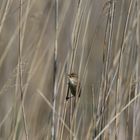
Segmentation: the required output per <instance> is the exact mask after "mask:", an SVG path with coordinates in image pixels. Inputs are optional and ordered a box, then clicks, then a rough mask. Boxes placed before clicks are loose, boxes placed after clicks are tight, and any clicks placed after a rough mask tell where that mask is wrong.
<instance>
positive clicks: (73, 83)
mask: <svg viewBox="0 0 140 140" xmlns="http://www.w3.org/2000/svg"><path fill="white" fill-rule="evenodd" d="M68 80H69V81H68V86H69V89H70V91H71V94H72V95H73V96H74V97H75V96H76V94H78V97H80V94H81V88H80V82H79V79H78V75H77V74H75V73H71V74H68ZM69 98H71V97H68V95H67V97H66V100H68V99H69Z"/></svg>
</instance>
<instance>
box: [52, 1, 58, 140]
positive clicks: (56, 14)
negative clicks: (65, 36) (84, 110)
mask: <svg viewBox="0 0 140 140" xmlns="http://www.w3.org/2000/svg"><path fill="white" fill-rule="evenodd" d="M57 34H58V0H55V46H54V71H53V72H54V73H53V76H54V77H53V81H54V91H53V117H52V140H55V139H56V116H55V109H56V96H57V49H58V44H57V38H58V37H57Z"/></svg>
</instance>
